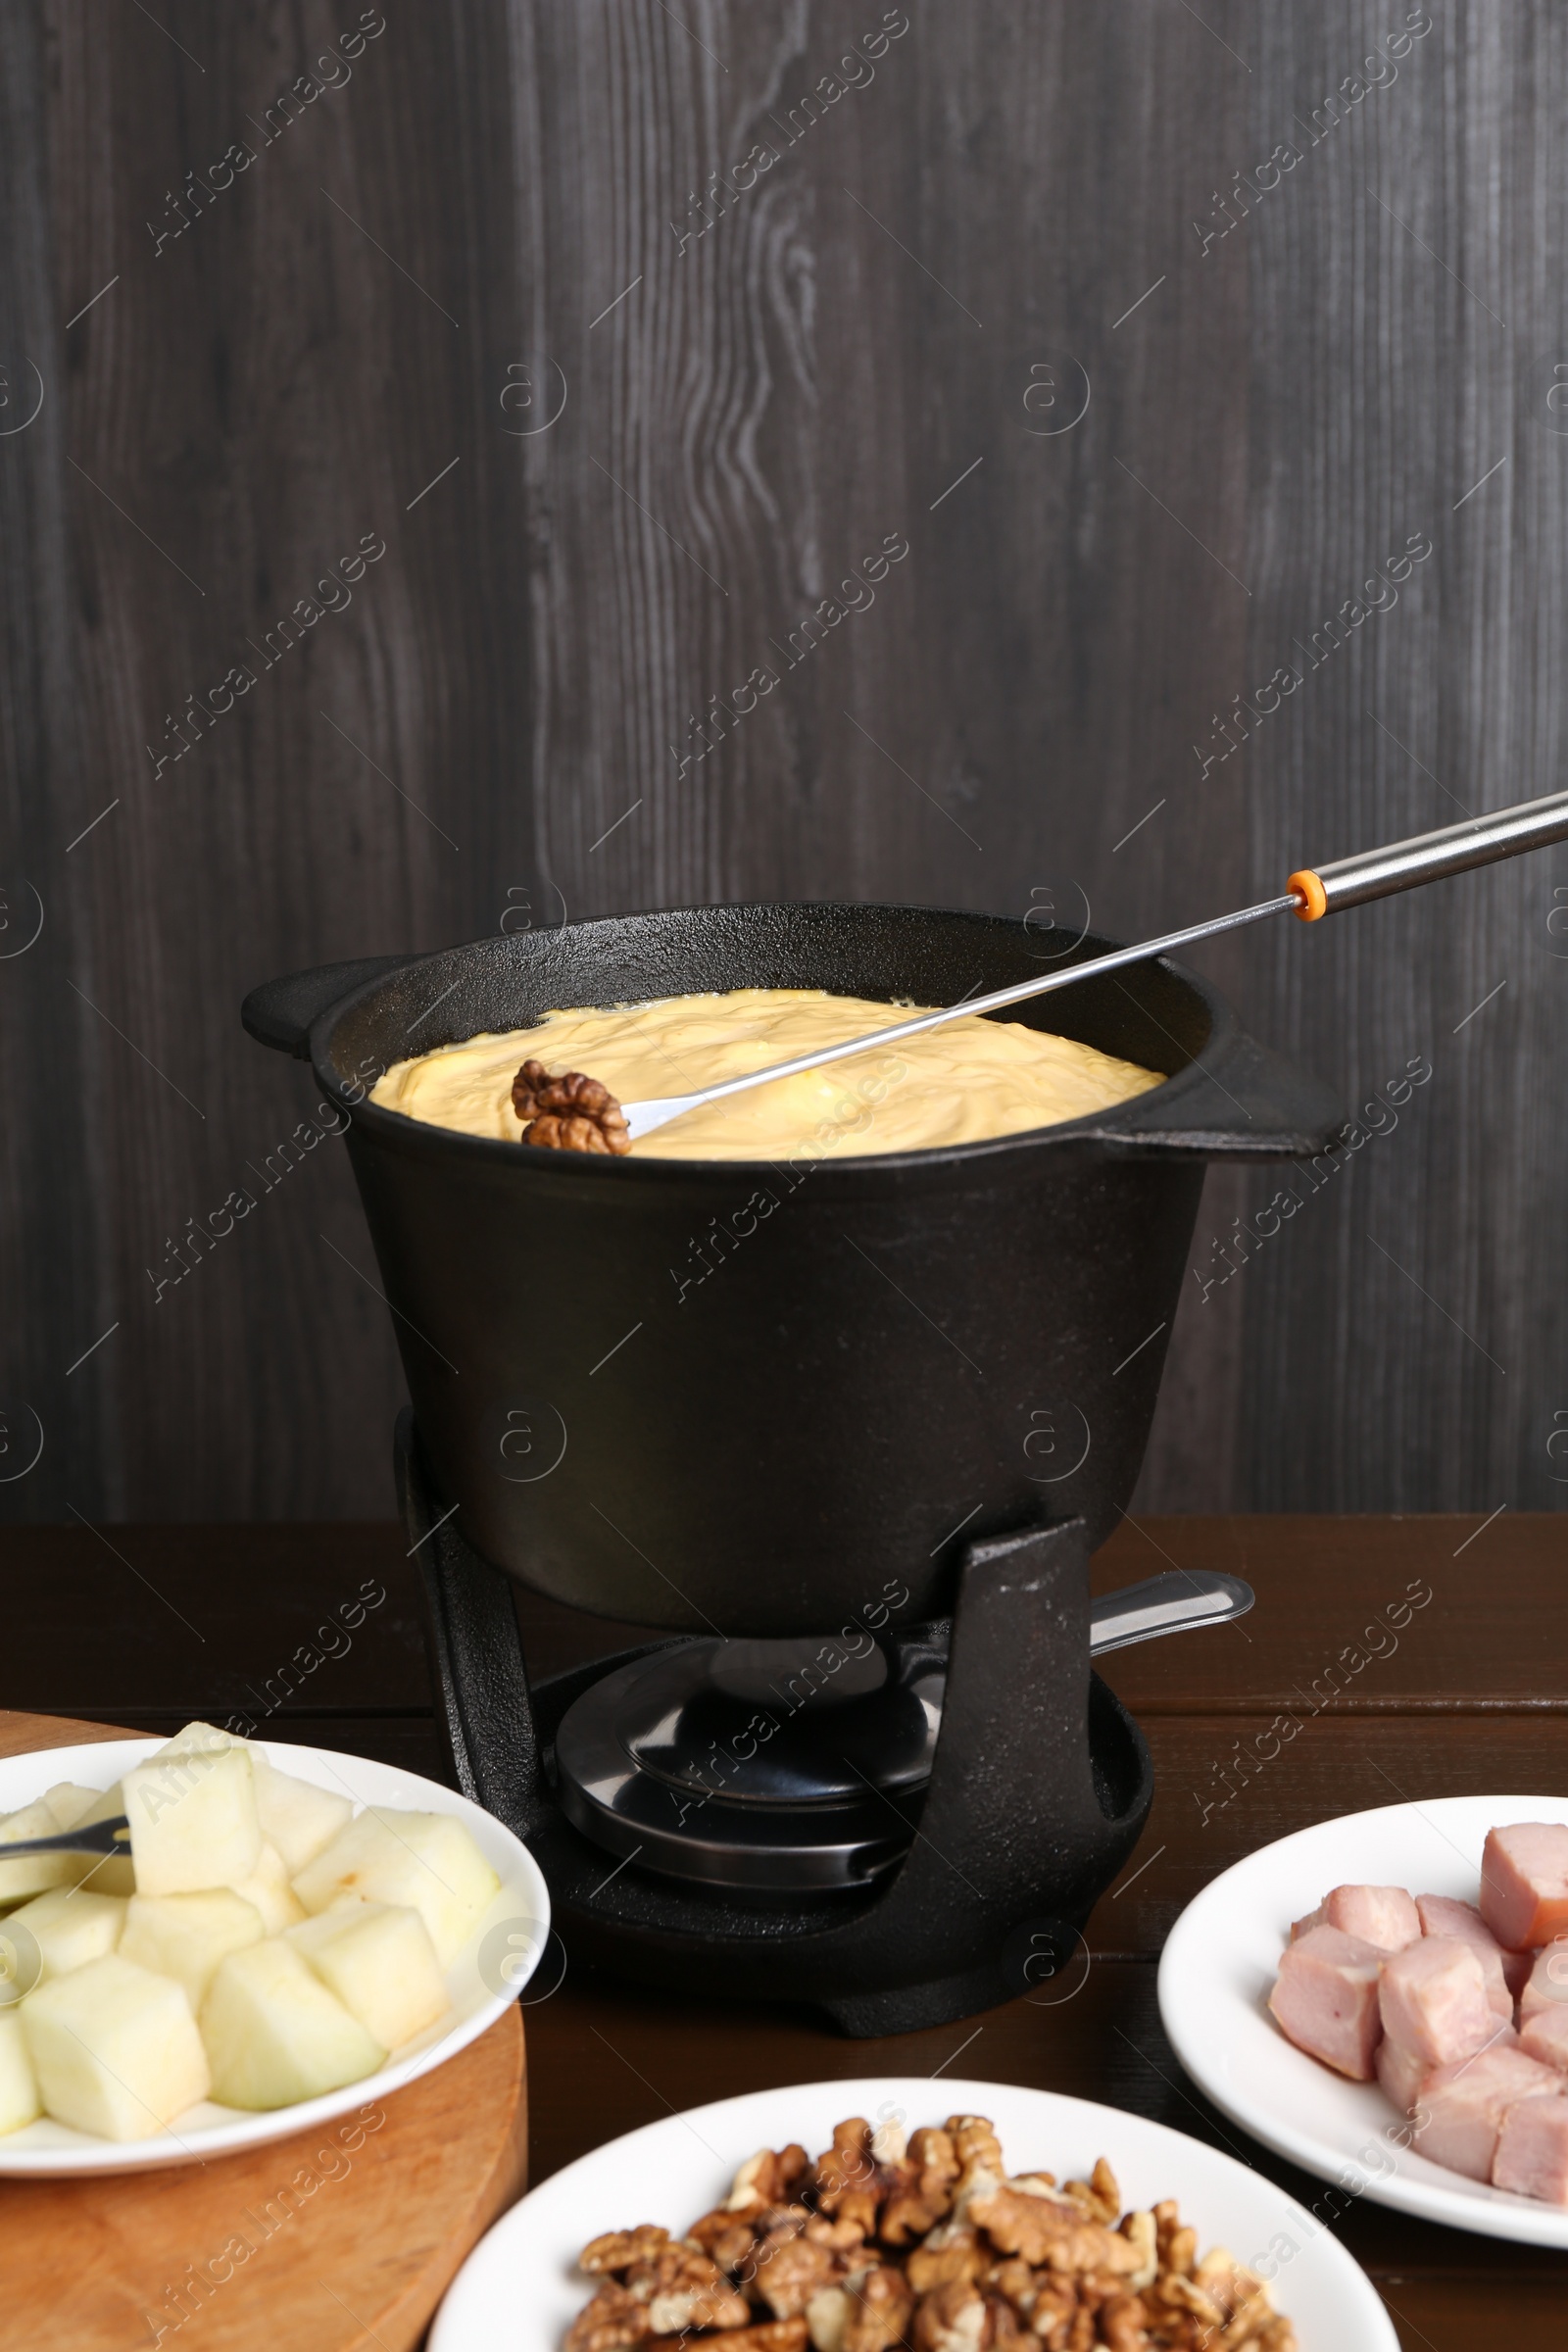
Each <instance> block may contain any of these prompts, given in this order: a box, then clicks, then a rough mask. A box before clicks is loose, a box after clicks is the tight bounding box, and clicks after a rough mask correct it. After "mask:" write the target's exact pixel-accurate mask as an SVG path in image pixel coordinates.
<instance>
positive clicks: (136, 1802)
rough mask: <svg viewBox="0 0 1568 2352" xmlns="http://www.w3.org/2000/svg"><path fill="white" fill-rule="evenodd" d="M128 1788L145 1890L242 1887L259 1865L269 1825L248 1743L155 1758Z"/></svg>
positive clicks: (139, 1768)
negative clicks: (259, 1807)
mask: <svg viewBox="0 0 1568 2352" xmlns="http://www.w3.org/2000/svg"><path fill="white" fill-rule="evenodd" d="M123 1788H124V1792H125V1812H126V1814H127V1815H128V1817H129V1820H130V1850H131V1858H132V1860H133V1862H134V1864H135V1870H136V1888H137V1891H138V1893H141V1894H195V1893H199V1892H200V1891H201V1889H202V1888H204V1887H237V1886H238V1885H239V1884H240V1882H241V1881H242V1880H244V1879H248V1878H249V1877H250V1875H251V1873H252V1871H254V1870H255V1868H256V1865H257V1862H258V1860H259V1859H260V1856H261V1850H262V1828H261V1823H260V1822H259V1821H258V1819H257V1816H256V1789H255V1785H254V1782H253V1780H252V1778H251V1760H250V1757H249V1755H248V1754H247V1753H246V1751H245V1749H244V1748H243V1747H235V1746H228V1747H221V1748H216V1749H211V1750H203V1749H195V1748H193V1749H189V1750H185V1751H182V1752H180V1753H176V1754H174V1755H172V1756H153V1757H150V1758H149V1759H148V1761H147V1762H146V1763H145V1764H135V1765H132V1767H131V1769H130V1771H129V1772H127V1773H126V1775H125V1778H124V1782H123Z"/></svg>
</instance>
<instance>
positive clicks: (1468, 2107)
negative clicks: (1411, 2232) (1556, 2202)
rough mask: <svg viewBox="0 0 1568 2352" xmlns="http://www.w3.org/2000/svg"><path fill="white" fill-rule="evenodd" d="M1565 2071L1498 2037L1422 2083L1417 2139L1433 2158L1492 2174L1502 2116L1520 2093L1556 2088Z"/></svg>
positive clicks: (1481, 2176)
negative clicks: (1491, 2045)
mask: <svg viewBox="0 0 1568 2352" xmlns="http://www.w3.org/2000/svg"><path fill="white" fill-rule="evenodd" d="M1561 2087H1562V2077H1561V2076H1560V2075H1558V2074H1557V2073H1555V2072H1554V2071H1553V2069H1552V2068H1551V2067H1549V2066H1542V2065H1540V2064H1539V2063H1538V2061H1537V2060H1536V2059H1534V2058H1527V2057H1526V2056H1525V2054H1524V2051H1523V2050H1522V2049H1516V2048H1514V2047H1513V2046H1512V2044H1511V2040H1510V2042H1508V2043H1499V2046H1497V2047H1496V2048H1495V2049H1490V2050H1483V2051H1482V2052H1481V2053H1480V2055H1479V2056H1478V2057H1475V2058H1461V2059H1460V2061H1459V2063H1458V2065H1457V2066H1440V2067H1437V2068H1436V2069H1435V2070H1434V2071H1433V2073H1431V2074H1430V2075H1429V2076H1428V2077H1427V2079H1426V2082H1424V2083H1423V2084H1422V2087H1421V2106H1420V2113H1419V2114H1418V2115H1417V2117H1416V2124H1415V2132H1414V2144H1415V2146H1416V2148H1417V2150H1418V2151H1419V2153H1420V2154H1421V2155H1423V2156H1429V2157H1430V2158H1431V2159H1432V2162H1433V2163H1434V2164H1446V2166H1447V2167H1448V2169H1449V2171H1450V2172H1455V2173H1463V2174H1464V2175H1465V2176H1466V2178H1467V2179H1468V2180H1491V2178H1492V2160H1493V2158H1494V2156H1495V2154H1496V2151H1497V2134H1498V2132H1499V2131H1501V2129H1502V2119H1503V2117H1504V2116H1505V2115H1506V2114H1507V2112H1508V2110H1509V2108H1510V2107H1512V2106H1513V2104H1514V2103H1515V2101H1516V2100H1518V2099H1529V2098H1535V2097H1539V2096H1542V2095H1544V2094H1546V2093H1548V2092H1549V2093H1556V2092H1557V2091H1559V2090H1560V2089H1561Z"/></svg>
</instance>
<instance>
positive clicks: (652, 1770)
mask: <svg viewBox="0 0 1568 2352" xmlns="http://www.w3.org/2000/svg"><path fill="white" fill-rule="evenodd" d="M945 1664H946V1661H945V1659H944V1658H943V1656H942V1654H941V1652H940V1651H938V1650H934V1649H931V1648H929V1647H927V1646H925V1645H923V1644H920V1643H907V1642H906V1643H903V1644H901V1647H900V1653H899V1654H898V1655H896V1656H894V1657H890V1656H889V1654H888V1653H887V1652H886V1651H884V1650H883V1649H881V1648H880V1647H874V1646H873V1647H872V1648H870V1649H869V1650H867V1651H865V1652H862V1653H860V1654H859V1655H855V1656H852V1655H850V1654H849V1653H847V1652H845V1651H844V1650H842V1649H841V1648H840V1647H839V1645H838V1644H836V1643H834V1642H820V1641H813V1642H799V1641H797V1642H751V1641H746V1642H724V1641H706V1640H704V1641H693V1642H676V1643H672V1644H670V1646H669V1647H668V1648H665V1649H662V1650H658V1651H655V1652H654V1653H653V1655H652V1656H649V1657H643V1658H637V1659H633V1660H632V1661H631V1663H630V1664H629V1665H626V1666H622V1667H619V1668H617V1669H616V1670H615V1672H613V1674H609V1675H607V1676H606V1677H605V1678H604V1680H603V1681H602V1682H599V1683H596V1684H594V1685H593V1687H592V1688H591V1689H590V1690H588V1691H585V1692H584V1693H583V1695H582V1696H581V1697H580V1698H579V1699H577V1701H576V1702H575V1704H574V1705H573V1706H572V1707H571V1708H570V1709H569V1710H568V1711H567V1713H566V1715H565V1716H564V1718H563V1721H562V1724H561V1729H560V1731H559V1733H558V1734H557V1740H556V1760H557V1764H558V1767H559V1772H560V1782H561V1797H562V1803H563V1806H564V1810H565V1811H566V1813H567V1815H568V1816H569V1818H570V1819H571V1820H572V1821H573V1822H574V1823H575V1824H576V1826H577V1827H578V1828H579V1829H580V1830H582V1831H583V1832H584V1833H585V1834H586V1835H587V1836H588V1837H590V1838H595V1839H596V1840H597V1841H598V1842H599V1843H600V1844H602V1845H606V1846H608V1847H609V1848H610V1849H611V1850H612V1851H613V1852H615V1853H619V1854H622V1855H624V1856H625V1857H626V1858H627V1859H631V1858H633V1857H635V1858H636V1859H637V1860H638V1861H639V1862H640V1863H641V1864H642V1866H643V1867H644V1868H645V1869H648V1870H655V1871H660V1872H662V1873H663V1874H665V1875H666V1876H671V1877H675V1878H683V1879H695V1880H698V1881H700V1882H702V1883H704V1884H707V1885H717V1886H725V1887H735V1888H737V1889H746V1888H749V1889H753V1890H758V1891H760V1890H763V1889H769V1888H771V1889H776V1890H783V1889H788V1888H792V1887H794V1888H823V1887H858V1886H864V1885H865V1884H866V1883H867V1882H868V1881H869V1880H871V1879H872V1878H874V1876H875V1875H876V1873H877V1872H878V1871H880V1870H884V1869H886V1868H887V1867H888V1866H889V1865H890V1864H891V1863H893V1862H896V1861H897V1860H898V1859H899V1858H900V1856H901V1855H902V1854H903V1853H904V1852H905V1851H906V1849H907V1846H908V1842H909V1839H910V1838H911V1836H912V1835H913V1826H912V1822H911V1821H910V1820H909V1819H908V1818H907V1814H906V1812H905V1810H903V1809H901V1807H900V1806H899V1805H898V1804H897V1803H895V1801H894V1799H895V1797H897V1796H904V1797H906V1798H907V1797H909V1796H913V1795H916V1794H917V1793H918V1792H919V1791H920V1790H921V1789H923V1788H924V1786H925V1783H926V1781H927V1780H928V1779H929V1777H930V1773H931V1761H932V1757H933V1754H934V1752H935V1748H936V1739H937V1733H938V1731H939V1729H940V1726H941V1706H942V1690H943V1681H944V1673H945Z"/></svg>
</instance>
